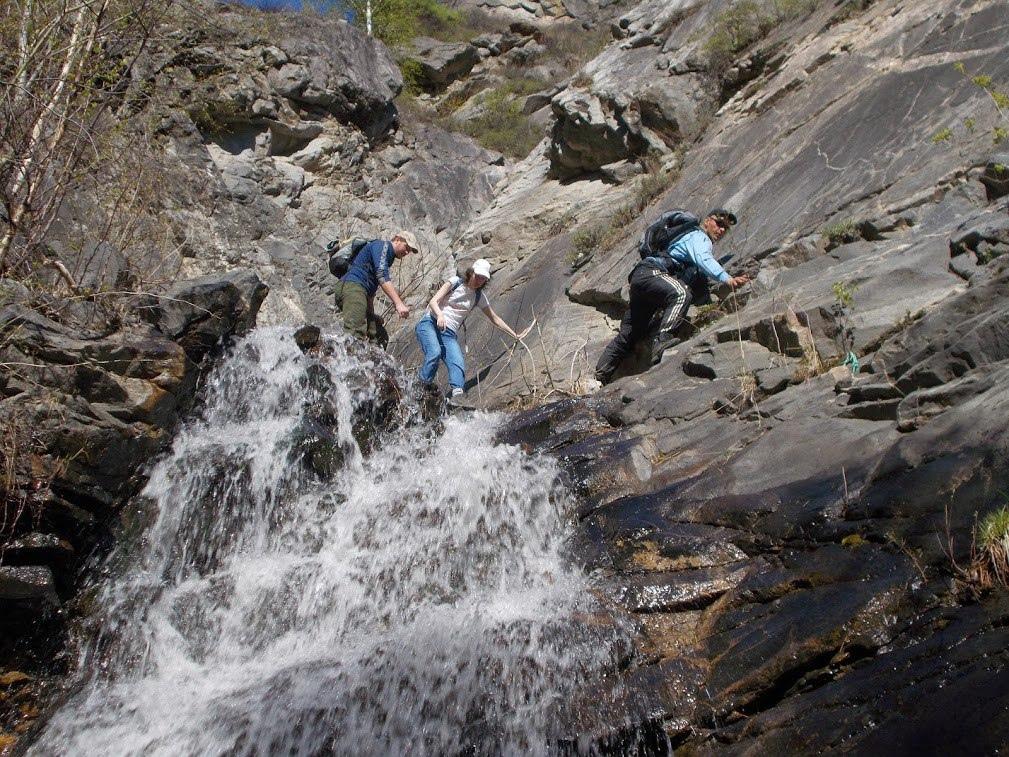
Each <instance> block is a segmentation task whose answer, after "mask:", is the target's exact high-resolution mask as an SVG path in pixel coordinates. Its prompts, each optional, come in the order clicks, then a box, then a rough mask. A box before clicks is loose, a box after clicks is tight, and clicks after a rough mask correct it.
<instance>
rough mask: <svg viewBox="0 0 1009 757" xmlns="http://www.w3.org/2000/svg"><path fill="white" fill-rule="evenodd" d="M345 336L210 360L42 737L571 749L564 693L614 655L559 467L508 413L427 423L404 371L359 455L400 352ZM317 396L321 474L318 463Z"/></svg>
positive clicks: (92, 747) (292, 747)
mask: <svg viewBox="0 0 1009 757" xmlns="http://www.w3.org/2000/svg"><path fill="white" fill-rule="evenodd" d="M327 345H329V353H330V354H328V355H321V356H319V355H316V356H312V355H304V354H302V352H301V351H300V350H299V349H298V347H297V346H296V344H295V342H294V339H293V338H292V335H291V330H290V329H282V328H275V329H259V330H257V331H254V332H253V333H252V334H250V335H249V336H248V337H246V338H245V339H244V340H242V341H241V342H239V343H237V344H236V345H235V346H234V347H233V348H232V349H231V350H230V351H229V353H228V354H227V356H226V357H225V358H224V359H222V361H221V362H220V363H219V365H218V367H217V368H216V370H215V371H214V372H213V373H212V374H211V376H210V377H209V378H208V381H207V383H206V385H205V386H204V392H203V394H204V401H203V405H202V410H201V411H200V413H199V414H198V417H196V418H194V419H193V420H192V421H190V422H189V423H188V424H187V425H186V426H185V427H184V428H183V429H181V431H180V433H179V434H178V436H177V437H176V440H175V443H174V445H173V447H172V448H171V450H170V451H169V452H168V453H167V454H166V455H165V456H164V457H163V458H162V459H160V460H158V461H156V462H154V464H153V465H152V468H151V470H150V478H149V482H148V484H147V486H146V488H145V490H144V492H143V494H142V496H141V497H140V498H138V500H137V501H136V503H134V505H132V506H133V507H134V508H136V510H137V511H138V512H137V513H136V514H135V517H136V518H137V519H140V516H141V514H142V513H146V514H147V517H148V518H149V522H148V523H147V524H146V525H145V526H143V527H142V528H138V529H137V530H138V531H139V533H138V534H137V535H136V536H134V537H131V538H130V539H126V540H124V544H123V547H122V548H121V549H120V550H119V551H118V552H117V553H116V554H114V555H113V556H112V557H111V558H110V562H109V567H108V571H107V572H108V574H109V577H108V578H106V579H105V581H104V583H103V584H102V588H101V591H100V593H99V596H98V598H97V601H96V603H95V605H96V606H95V609H94V610H93V613H92V616H91V627H92V628H93V631H92V633H91V634H90V638H89V639H88V640H87V643H86V644H84V651H83V652H82V655H81V674H80V675H81V684H80V687H79V689H78V690H77V691H76V693H75V694H74V695H73V696H71V697H70V698H69V699H68V701H67V702H66V703H65V704H64V705H63V706H62V707H61V708H60V709H59V711H57V712H56V713H55V714H54V716H53V717H52V718H51V720H50V722H49V723H48V725H47V727H46V728H45V730H44V731H43V733H42V734H41V736H40V738H39V740H38V741H37V742H36V743H35V744H34V746H33V747H32V750H31V753H33V754H75V755H108V754H144V755H151V754H166V755H167V754H171V755H179V754H193V755H196V754H199V755H216V754H228V755H268V754H269V755H272V754H320V753H323V754H328V753H332V754H397V755H398V754H439V755H441V754H458V753H464V752H465V753H470V754H529V753H534V754H535V753H545V752H548V751H554V748H555V746H556V744H557V740H558V739H559V738H562V737H563V736H564V734H562V733H559V732H558V727H557V718H556V711H557V708H558V707H559V706H563V705H564V703H565V701H566V700H567V699H568V698H569V697H570V696H571V695H572V692H573V691H574V690H575V689H576V688H577V687H578V686H580V685H582V684H584V682H585V681H586V680H587V679H588V678H589V677H591V676H592V675H593V672H594V671H600V670H603V669H604V668H605V667H606V666H607V665H609V664H611V656H612V654H613V652H612V639H611V638H610V637H609V636H608V635H607V634H612V632H611V631H608V632H603V631H600V630H599V628H597V627H595V626H594V624H593V623H591V622H589V621H588V620H586V619H587V618H590V617H591V613H592V611H593V607H592V594H591V592H590V586H589V583H588V581H589V579H588V578H587V577H585V576H584V575H583V574H582V573H581V572H580V571H579V570H578V569H577V568H576V567H574V566H573V565H572V563H571V559H570V557H569V556H566V555H565V545H566V540H567V537H568V536H569V525H568V523H567V519H566V513H570V512H573V507H571V503H570V502H569V501H568V500H567V495H566V493H565V491H564V490H563V488H562V487H561V485H560V484H559V480H558V475H557V474H558V472H557V470H556V468H555V466H554V465H553V464H552V462H550V461H548V460H546V459H539V458H535V457H529V456H526V455H524V454H523V453H522V452H521V451H520V450H519V449H517V448H515V447H510V446H506V445H497V444H495V443H494V434H495V427H496V424H497V423H498V422H499V421H500V418H499V417H495V416H494V415H491V414H488V413H472V414H468V415H466V416H465V417H450V418H447V419H444V421H443V422H442V421H434V422H429V421H428V422H426V421H424V420H422V419H421V417H420V414H419V408H418V407H417V406H416V403H415V402H413V401H411V400H409V399H408V396H409V395H410V394H411V391H410V390H409V384H410V379H409V378H407V377H405V376H403V375H401V374H400V375H398V376H396V383H397V384H398V385H399V386H403V387H406V390H405V391H404V392H403V395H404V396H403V399H402V400H401V401H400V402H399V403H398V407H397V409H396V412H397V413H398V416H397V420H396V422H395V423H392V424H389V425H390V426H391V427H390V428H388V429H386V430H384V431H379V432H377V433H378V436H377V437H376V438H375V440H374V442H373V444H371V445H369V446H374V449H373V450H370V451H369V450H367V449H365V450H362V449H361V445H360V443H359V439H360V436H361V435H360V434H358V435H355V434H354V433H353V428H354V425H355V423H359V419H360V418H361V417H362V415H361V413H362V408H364V409H367V408H374V407H375V405H376V403H377V402H379V401H380V399H381V398H380V396H379V392H380V384H381V381H379V380H378V379H377V378H376V377H377V376H381V375H388V374H390V373H393V372H395V370H396V369H395V367H394V366H393V364H392V363H391V361H389V360H388V359H387V358H384V357H376V356H375V354H374V352H373V351H370V350H367V351H366V350H357V351H355V350H354V349H351V348H350V345H349V343H348V342H346V341H344V339H343V338H342V337H331V338H329V339H327ZM320 403H322V404H324V405H325V407H326V411H325V412H327V413H330V415H331V416H332V418H331V419H330V420H331V421H334V420H335V425H336V432H335V438H334V439H332V440H331V443H330V446H329V448H328V451H329V459H330V461H331V463H332V464H331V470H330V471H329V472H327V473H326V474H325V475H320V474H319V473H318V472H317V470H312V469H311V468H310V467H308V466H306V465H305V464H304V458H305V453H304V450H305V439H306V438H307V437H311V434H306V428H311V422H312V421H311V418H312V417H313V416H312V413H313V412H314V413H316V414H317V413H318V406H319V404H320ZM332 425H333V424H332V423H330V424H329V426H330V428H331V427H332ZM355 437H357V438H355ZM316 468H318V466H316Z"/></svg>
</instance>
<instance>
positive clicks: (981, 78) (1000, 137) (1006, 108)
mask: <svg viewBox="0 0 1009 757" xmlns="http://www.w3.org/2000/svg"><path fill="white" fill-rule="evenodd" d="M953 69H954V70H955V71H956V72H957V73H959V74H960V75H961V76H963V77H965V78H967V79H969V80H970V82H971V84H973V85H974V86H975V87H977V88H978V89H980V90H981V91H982V92H984V93H985V94H986V95H987V96H988V98H989V99H990V100H991V102H992V104H993V105H994V106H995V116H996V119H997V120H1002V119H1005V118H1006V117H1007V115H1009V94H1007V93H1006V92H1003V91H1002V90H1000V89H997V88H996V86H995V80H994V79H992V77H991V76H989V75H988V74H975V75H973V76H972V75H971V74H970V73H969V72H968V71H967V66H966V65H964V63H963V62H960V61H958V62H956V63H954V64H953ZM963 128H964V131H966V132H967V133H968V134H973V133H974V131H975V129H976V128H977V121H976V119H974V118H972V117H967V118H965V119H964V120H963ZM954 136H955V134H954V132H953V130H952V129H951V128H949V127H947V128H944V129H940V130H939V131H938V132H936V133H935V134H933V135H932V143H933V144H943V143H948V142H950V141H951V140H952V139H953V137H954ZM991 137H992V142H993V143H994V144H995V145H996V146H998V145H1001V144H1002V143H1003V142H1005V141H1007V140H1009V128H1007V127H1006V125H1005V124H1003V123H996V124H995V125H994V126H993V127H992V130H991Z"/></svg>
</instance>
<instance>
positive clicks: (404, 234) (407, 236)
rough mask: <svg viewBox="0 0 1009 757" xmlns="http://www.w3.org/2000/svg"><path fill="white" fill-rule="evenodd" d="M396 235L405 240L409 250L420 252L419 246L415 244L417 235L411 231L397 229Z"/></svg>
mask: <svg viewBox="0 0 1009 757" xmlns="http://www.w3.org/2000/svg"><path fill="white" fill-rule="evenodd" d="M396 236H397V237H399V238H400V239H402V240H403V241H404V242H406V243H407V245H408V246H409V247H410V249H411V250H413V251H414V252H420V246H419V245H418V244H417V237H415V236H414V235H413V232H412V231H397V232H396Z"/></svg>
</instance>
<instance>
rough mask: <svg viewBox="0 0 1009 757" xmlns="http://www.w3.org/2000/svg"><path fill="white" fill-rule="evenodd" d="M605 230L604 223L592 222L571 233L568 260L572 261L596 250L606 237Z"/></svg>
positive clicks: (606, 229)
mask: <svg viewBox="0 0 1009 757" xmlns="http://www.w3.org/2000/svg"><path fill="white" fill-rule="evenodd" d="M607 231H608V228H607V226H606V224H603V223H594V224H591V225H590V226H584V227H582V228H580V229H579V230H578V231H576V232H575V233H574V234H572V235H571V250H570V251H569V252H568V257H569V261H568V262H571V263H574V262H576V261H577V260H579V259H580V258H585V257H588V256H589V255H591V254H592V253H594V252H595V251H596V250H598V249H599V246H600V245H601V243H602V241H603V240H604V239H605V238H606V233H607Z"/></svg>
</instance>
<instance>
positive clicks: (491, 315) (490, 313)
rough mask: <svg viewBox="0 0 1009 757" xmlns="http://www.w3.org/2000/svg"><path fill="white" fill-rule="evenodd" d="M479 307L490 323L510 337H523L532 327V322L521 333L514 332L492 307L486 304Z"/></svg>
mask: <svg viewBox="0 0 1009 757" xmlns="http://www.w3.org/2000/svg"><path fill="white" fill-rule="evenodd" d="M480 309H481V310H482V311H483V314H484V315H485V316H487V318H488V319H490V322H491V323H493V324H494V325H495V326H496V327H497V328H498V329H500V330H501V331H503V332H505V333H506V334H507V335H508V336H510V337H511V338H512V339H525V336H526V334H528V333H529V331H530V329H532V324H530V325H529V326H527V327H526V329H525V331H523V332H522V333H521V334H516V333H515V331H514V329H512V327H511V326H509V325H508V324H507V323H505V322H504V321H503V320H502V319H501V316H499V315H498V314H497V313H495V312H494V308H492V307H491V306H490V305H488V306H487V307H485V308H480Z"/></svg>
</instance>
